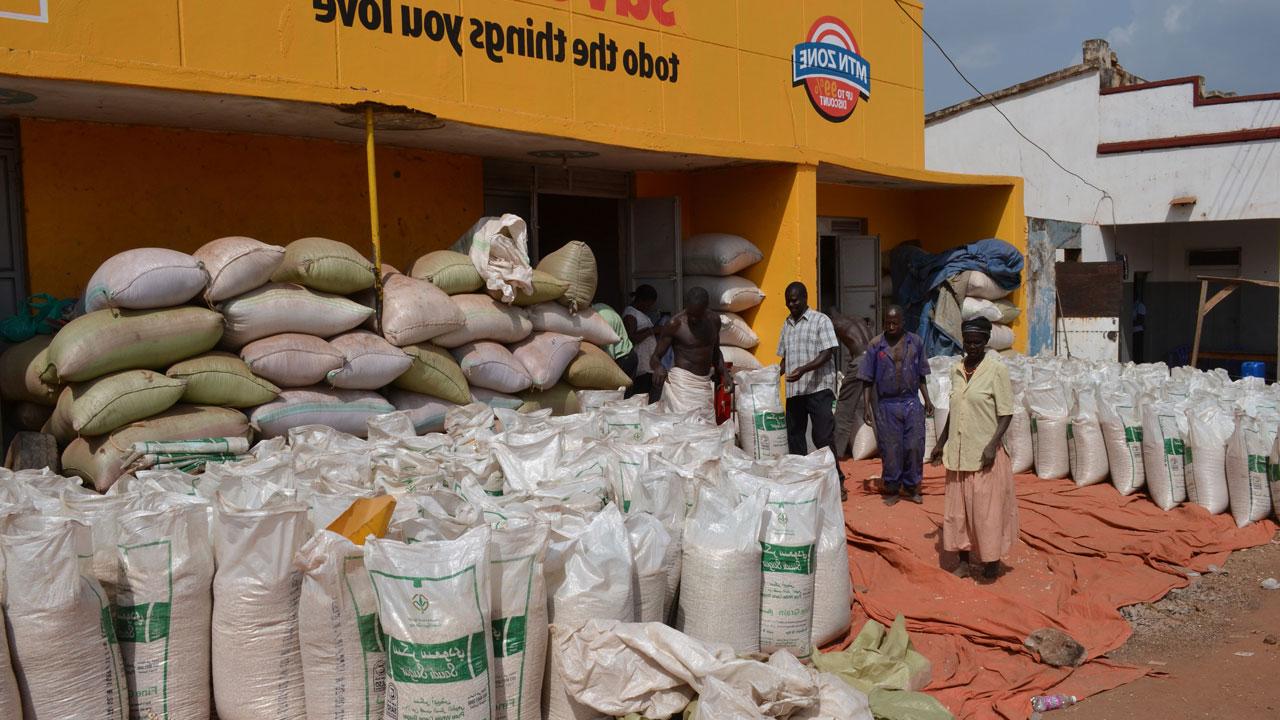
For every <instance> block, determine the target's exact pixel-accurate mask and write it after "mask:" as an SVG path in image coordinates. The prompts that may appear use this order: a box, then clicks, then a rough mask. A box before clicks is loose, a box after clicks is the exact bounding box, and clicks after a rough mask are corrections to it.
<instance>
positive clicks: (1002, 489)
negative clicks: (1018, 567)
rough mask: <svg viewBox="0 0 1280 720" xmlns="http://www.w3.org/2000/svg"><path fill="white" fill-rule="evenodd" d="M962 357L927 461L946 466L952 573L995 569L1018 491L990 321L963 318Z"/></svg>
mask: <svg viewBox="0 0 1280 720" xmlns="http://www.w3.org/2000/svg"><path fill="white" fill-rule="evenodd" d="M962 335H963V342H964V359H963V360H962V361H960V362H958V363H956V365H955V367H954V368H952V370H951V412H950V414H949V415H948V416H947V424H946V425H945V426H943V428H942V432H941V433H940V434H939V435H938V442H937V445H936V446H935V448H934V451H933V455H932V456H931V457H930V458H929V462H930V463H932V464H934V465H937V464H938V463H939V462H941V463H943V464H944V465H946V468H947V493H946V502H945V505H944V510H943V518H942V545H943V548H944V549H945V550H947V551H948V552H958V553H959V554H960V566H959V567H958V568H956V571H955V572H956V574H957V575H960V576H961V577H965V576H967V575H969V573H970V562H979V563H982V564H983V569H982V575H983V577H984V578H986V579H988V580H994V579H995V578H996V577H998V576H999V575H1000V559H1001V558H1002V557H1004V556H1005V555H1006V554H1008V552H1009V548H1011V547H1012V546H1013V541H1014V540H1016V539H1017V537H1018V497H1017V493H1016V492H1015V491H1014V485H1013V468H1012V465H1010V463H1009V455H1008V453H1006V452H1005V450H1004V445H1003V441H1004V434H1005V431H1006V430H1008V429H1009V422H1010V421H1011V420H1012V419H1013V389H1012V387H1011V386H1010V384H1009V370H1008V368H1006V367H1005V365H1004V363H1003V362H1001V361H1000V358H999V356H997V355H996V353H994V352H988V351H987V341H988V340H989V339H990V338H991V321H990V320H987V319H986V318H975V319H973V320H966V321H965V323H964V325H963V327H962Z"/></svg>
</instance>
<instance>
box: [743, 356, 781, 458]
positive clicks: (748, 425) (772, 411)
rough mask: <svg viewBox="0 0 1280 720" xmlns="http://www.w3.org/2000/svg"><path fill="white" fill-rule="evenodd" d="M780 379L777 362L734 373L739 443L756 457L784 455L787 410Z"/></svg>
mask: <svg viewBox="0 0 1280 720" xmlns="http://www.w3.org/2000/svg"><path fill="white" fill-rule="evenodd" d="M780 379H781V378H780V376H779V375H778V366H777V365H770V366H769V367H766V368H761V369H759V370H739V371H738V372H735V373H734V374H733V382H734V384H735V385H736V386H737V387H736V390H735V392H734V395H733V397H734V405H735V408H734V410H735V411H736V413H737V416H738V445H739V447H741V448H742V449H743V450H744V451H746V452H747V453H749V454H751V455H752V456H753V457H755V458H757V459H759V458H772V457H778V456H781V455H786V454H787V412H786V408H785V407H783V405H782V387H781V383H780Z"/></svg>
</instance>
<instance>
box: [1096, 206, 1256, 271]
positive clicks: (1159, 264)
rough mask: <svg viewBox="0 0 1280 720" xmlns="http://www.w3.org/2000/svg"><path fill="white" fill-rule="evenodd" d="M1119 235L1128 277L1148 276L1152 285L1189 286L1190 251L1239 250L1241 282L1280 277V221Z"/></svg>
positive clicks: (1129, 228) (1163, 227)
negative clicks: (1136, 273)
mask: <svg viewBox="0 0 1280 720" xmlns="http://www.w3.org/2000/svg"><path fill="white" fill-rule="evenodd" d="M1114 235H1115V238H1116V240H1115V251H1116V252H1117V253H1121V254H1124V255H1125V256H1126V257H1128V259H1129V272H1130V274H1132V273H1134V272H1148V273H1151V274H1150V275H1149V276H1147V281H1148V282H1191V281H1194V280H1195V276H1196V275H1197V274H1204V273H1203V271H1201V272H1196V271H1193V270H1191V269H1189V268H1188V267H1187V251H1188V250H1193V249H1218V248H1233V247H1238V248H1240V277H1246V278H1253V279H1256V280H1275V279H1276V276H1277V274H1278V273H1280V220H1238V221H1235V222H1214V223H1157V224H1151V225H1126V226H1124V227H1122V228H1119V229H1118V230H1117V231H1115V233H1114Z"/></svg>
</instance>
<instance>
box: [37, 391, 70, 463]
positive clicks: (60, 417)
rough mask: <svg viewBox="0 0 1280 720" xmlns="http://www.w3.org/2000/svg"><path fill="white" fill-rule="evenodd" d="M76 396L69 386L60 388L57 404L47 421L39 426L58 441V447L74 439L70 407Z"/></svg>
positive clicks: (62, 446)
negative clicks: (42, 425) (60, 392)
mask: <svg viewBox="0 0 1280 720" xmlns="http://www.w3.org/2000/svg"><path fill="white" fill-rule="evenodd" d="M75 402H76V396H75V393H74V392H73V391H72V389H71V386H67V387H65V388H63V389H62V394H61V395H59V396H58V404H57V405H56V406H54V408H53V414H52V415H50V416H49V421H48V422H46V423H45V424H44V427H42V428H40V432H43V433H48V434H50V435H52V436H53V438H54V440H57V441H58V447H60V448H65V447H66V446H67V444H68V443H70V442H71V441H72V440H75V439H76V429H75V428H73V427H71V408H72V407H74V406H75Z"/></svg>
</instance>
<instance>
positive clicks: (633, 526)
mask: <svg viewBox="0 0 1280 720" xmlns="http://www.w3.org/2000/svg"><path fill="white" fill-rule="evenodd" d="M626 524H627V537H628V539H629V540H630V541H631V557H632V560H633V566H632V567H633V570H632V575H631V599H632V602H633V603H634V604H635V621H636V622H662V621H663V620H664V619H665V617H666V616H665V615H664V614H663V611H664V609H665V607H666V600H667V565H666V562H667V549H668V548H670V547H671V544H672V538H671V533H670V532H668V531H667V528H666V526H665V525H664V524H663V523H662V521H661V520H659V519H658V518H657V517H655V516H654V515H652V514H651V513H648V512H642V511H636V510H635V509H634V508H633V509H632V511H631V512H630V513H628V514H627V518H626Z"/></svg>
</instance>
